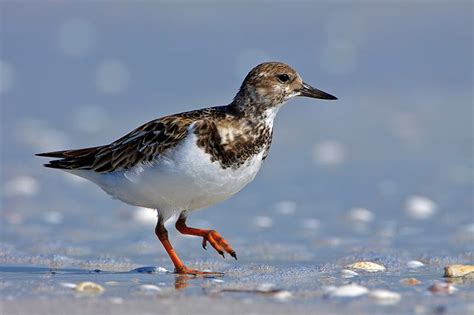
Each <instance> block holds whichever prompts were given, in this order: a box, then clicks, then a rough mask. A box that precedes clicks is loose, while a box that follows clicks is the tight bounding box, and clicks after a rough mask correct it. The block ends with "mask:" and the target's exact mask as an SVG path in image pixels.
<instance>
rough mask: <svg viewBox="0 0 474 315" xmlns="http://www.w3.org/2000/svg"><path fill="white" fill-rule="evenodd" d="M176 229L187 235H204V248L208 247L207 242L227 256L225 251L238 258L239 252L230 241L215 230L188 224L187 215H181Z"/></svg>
mask: <svg viewBox="0 0 474 315" xmlns="http://www.w3.org/2000/svg"><path fill="white" fill-rule="evenodd" d="M176 229H177V230H178V231H179V232H181V233H182V234H186V235H195V236H201V237H202V248H204V249H206V246H207V243H208V242H209V244H211V245H212V247H214V249H215V250H216V251H217V252H218V253H219V254H220V255H221V256H222V257H224V258H225V255H224V252H226V253H228V254H229V255H231V256H232V257H234V258H235V259H237V254H236V253H235V251H234V250H233V249H232V247H231V246H230V245H229V243H228V242H227V241H226V240H225V239H224V238H223V237H222V236H221V235H220V234H219V233H217V232H216V231H214V230H203V229H196V228H191V227H188V226H186V217H185V216H183V215H181V216H180V217H179V219H178V221H176Z"/></svg>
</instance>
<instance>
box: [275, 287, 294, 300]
mask: <svg viewBox="0 0 474 315" xmlns="http://www.w3.org/2000/svg"><path fill="white" fill-rule="evenodd" d="M292 296H293V295H292V294H291V292H290V291H286V290H281V291H279V292H277V293H275V294H274V295H273V298H274V299H276V300H278V301H281V302H284V301H287V300H289V299H291V297H292Z"/></svg>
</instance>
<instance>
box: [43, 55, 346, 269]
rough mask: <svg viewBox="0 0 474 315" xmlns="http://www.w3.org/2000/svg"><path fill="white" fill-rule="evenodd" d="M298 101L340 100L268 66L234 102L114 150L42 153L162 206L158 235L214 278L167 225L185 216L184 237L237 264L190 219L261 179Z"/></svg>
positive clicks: (223, 244)
mask: <svg viewBox="0 0 474 315" xmlns="http://www.w3.org/2000/svg"><path fill="white" fill-rule="evenodd" d="M295 96H307V97H312V98H320V99H327V100H335V99H337V98H336V97H334V96H332V95H330V94H328V93H325V92H323V91H320V90H318V89H316V88H314V87H312V86H310V85H308V84H306V83H304V82H303V80H302V79H301V76H300V75H299V74H298V73H297V72H296V71H295V70H293V69H292V68H291V67H290V66H288V65H286V64H284V63H280V62H266V63H262V64H260V65H258V66H256V67H255V68H253V69H252V70H251V71H250V72H249V73H248V75H247V76H246V77H245V79H244V82H243V83H242V85H241V87H240V89H239V91H238V92H237V94H236V96H235V97H234V99H233V101H232V102H231V103H230V104H229V105H225V106H217V107H209V108H204V109H198V110H194V111H190V112H184V113H180V114H176V115H170V116H166V117H162V118H158V119H155V120H152V121H150V122H148V123H146V124H144V125H142V126H140V127H138V128H136V129H135V130H133V131H131V132H130V133H128V134H126V135H125V136H123V137H122V138H120V139H118V140H116V141H114V142H112V143H110V144H107V145H101V146H97V147H91V148H85V149H77V150H64V151H56V152H47V153H40V154H37V155H39V156H44V157H51V158H57V159H55V160H52V161H50V162H49V163H47V164H45V166H46V167H50V168H57V169H61V170H64V171H66V172H69V173H72V174H74V175H77V176H80V177H83V178H86V179H88V180H90V181H92V182H94V183H96V184H97V185H99V186H100V187H101V188H102V189H103V190H104V191H105V192H106V193H108V194H109V195H111V196H113V197H114V198H117V199H120V200H121V201H123V202H125V203H128V204H130V205H135V206H140V207H146V208H151V209H156V211H157V213H158V220H157V224H156V227H155V233H156V236H157V237H158V239H159V240H160V241H161V243H162V244H163V246H164V248H165V250H166V251H167V253H168V255H169V256H170V258H171V260H172V262H173V264H174V267H175V272H176V273H179V274H194V275H199V274H207V272H203V271H198V270H192V269H189V268H187V267H186V266H185V265H184V264H183V263H182V262H181V260H180V259H179V257H178V255H177V254H176V252H175V251H174V249H173V247H172V246H171V244H170V242H169V240H168V232H167V230H166V229H165V226H164V223H165V222H166V221H167V220H168V219H170V218H171V217H173V216H178V220H177V221H176V229H177V230H178V231H179V232H181V233H182V234H188V235H195V236H200V237H202V238H203V240H202V246H203V247H204V248H206V245H207V243H208V242H209V243H210V244H211V246H212V247H214V249H215V250H216V251H217V252H218V253H219V254H221V255H222V256H224V252H227V253H228V254H230V255H231V256H232V257H234V258H235V259H237V256H236V254H235V251H234V250H233V249H232V247H231V246H230V245H229V243H228V242H227V241H226V240H224V238H222V237H221V236H220V235H219V233H217V232H216V231H214V230H204V229H197V228H191V227H188V226H187V225H186V217H187V215H188V213H189V212H190V211H192V210H196V209H201V208H205V207H207V206H210V205H212V204H214V203H216V202H219V201H222V200H225V199H227V198H229V197H230V196H232V195H234V194H235V193H237V192H238V191H239V190H241V189H242V188H243V187H244V186H245V185H247V184H248V183H250V182H251V181H252V180H253V179H254V177H255V175H256V174H257V172H258V170H259V169H260V167H261V166H262V163H263V160H265V158H266V157H267V155H268V151H269V149H270V144H271V141H272V129H273V121H274V119H275V116H276V114H277V112H278V110H279V109H280V107H281V106H282V105H283V104H284V103H285V102H286V101H288V100H289V99H291V98H293V97H295Z"/></svg>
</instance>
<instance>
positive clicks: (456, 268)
mask: <svg viewBox="0 0 474 315" xmlns="http://www.w3.org/2000/svg"><path fill="white" fill-rule="evenodd" d="M444 276H445V277H448V278H457V277H464V278H470V279H472V278H474V265H449V266H446V267H444Z"/></svg>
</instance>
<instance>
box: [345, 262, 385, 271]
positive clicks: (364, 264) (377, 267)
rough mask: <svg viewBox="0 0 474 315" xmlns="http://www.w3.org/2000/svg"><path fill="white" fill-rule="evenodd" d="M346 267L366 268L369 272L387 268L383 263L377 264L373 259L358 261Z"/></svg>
mask: <svg viewBox="0 0 474 315" xmlns="http://www.w3.org/2000/svg"><path fill="white" fill-rule="evenodd" d="M346 268H350V269H359V270H364V271H367V272H378V271H385V270H386V268H385V267H384V266H382V265H379V264H376V263H374V262H371V261H358V262H356V263H353V264H350V265H347V266H346Z"/></svg>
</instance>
